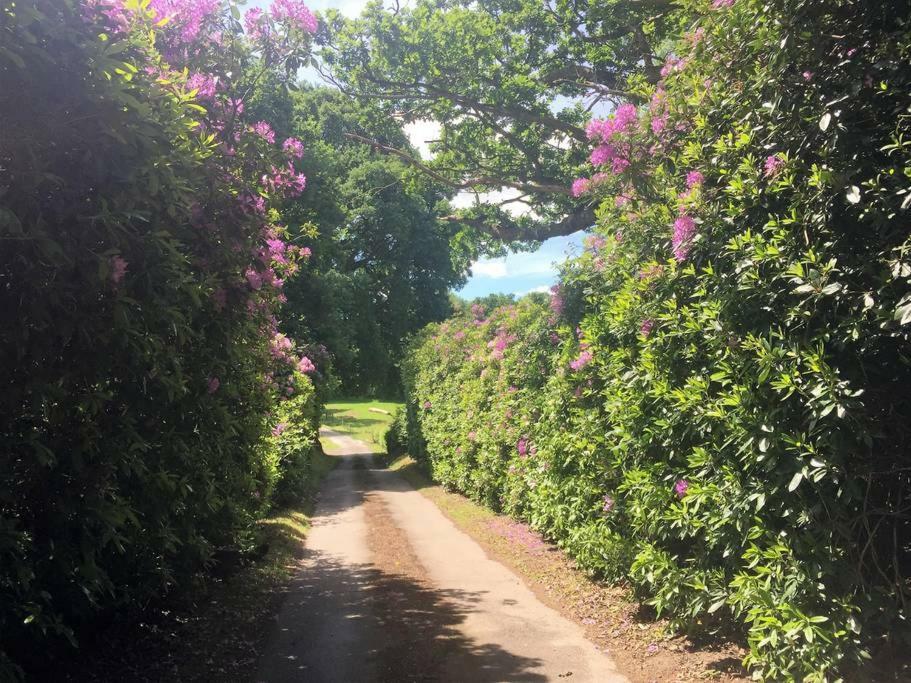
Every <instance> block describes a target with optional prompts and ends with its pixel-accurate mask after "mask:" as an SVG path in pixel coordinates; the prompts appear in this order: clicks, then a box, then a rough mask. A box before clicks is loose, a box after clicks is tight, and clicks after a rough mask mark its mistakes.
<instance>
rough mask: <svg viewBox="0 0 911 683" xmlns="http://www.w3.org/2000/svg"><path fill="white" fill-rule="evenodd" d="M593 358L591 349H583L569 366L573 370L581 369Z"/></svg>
mask: <svg viewBox="0 0 911 683" xmlns="http://www.w3.org/2000/svg"><path fill="white" fill-rule="evenodd" d="M592 358H593V356H592V352H591V351H588V350H586V351H583V352H582V353H580V354H579V355H578V356H577V357H576V359H575V360H574V361H572V362H571V363H570V364H569V367H570V368H571V369H572V370H581V369H582V368H584V367H585V366H586V365H588V364H589V363H590V362H591V360H592Z"/></svg>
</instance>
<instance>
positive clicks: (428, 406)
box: [424, 401, 433, 410]
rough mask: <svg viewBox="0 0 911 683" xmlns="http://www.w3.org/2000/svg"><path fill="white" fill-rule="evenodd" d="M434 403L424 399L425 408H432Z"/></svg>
mask: <svg viewBox="0 0 911 683" xmlns="http://www.w3.org/2000/svg"><path fill="white" fill-rule="evenodd" d="M432 407H433V404H432V403H431V402H430V401H424V410H430V409H431V408H432Z"/></svg>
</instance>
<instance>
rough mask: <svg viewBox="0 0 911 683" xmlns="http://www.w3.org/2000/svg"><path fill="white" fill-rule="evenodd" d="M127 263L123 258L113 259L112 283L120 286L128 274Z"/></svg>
mask: <svg viewBox="0 0 911 683" xmlns="http://www.w3.org/2000/svg"><path fill="white" fill-rule="evenodd" d="M127 265H128V263H127V261H126V260H125V259H124V258H123V257H121V256H114V257H112V258H111V263H110V266H111V282H113V283H114V284H115V285H118V284H120V281H121V280H123V276H124V275H126V274H127Z"/></svg>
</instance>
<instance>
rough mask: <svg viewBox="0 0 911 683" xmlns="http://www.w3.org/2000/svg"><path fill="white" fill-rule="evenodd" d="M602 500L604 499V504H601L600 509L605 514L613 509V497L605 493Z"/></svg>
mask: <svg viewBox="0 0 911 683" xmlns="http://www.w3.org/2000/svg"><path fill="white" fill-rule="evenodd" d="M602 500H603V501H604V505H602V506H601V510H602V511H603V512H604V514H607V513H609V512H610V511H611V510H613V509H614V499H613V498H611V497H610V496H608V495H605V496H604V498H603V499H602Z"/></svg>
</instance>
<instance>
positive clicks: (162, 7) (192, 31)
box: [149, 0, 221, 44]
mask: <svg viewBox="0 0 911 683" xmlns="http://www.w3.org/2000/svg"><path fill="white" fill-rule="evenodd" d="M220 7H221V2H220V0H152V1H151V2H150V3H149V9H151V10H153V11H154V12H155V15H156V18H157V19H159V20H161V19H168V20H169V23H168V28H169V30H172V29H173V32H174V35H176V37H177V39H178V40H179V41H180V42H182V43H184V44H187V43H192V42H194V41H195V40H196V39H197V38H198V37H199V35H200V34H201V33H202V29H203V26H204V24H205V23H206V21H207V20H209V19H211V18H212V17H214V16H215V15H216V14H217V13H218V10H219V9H220Z"/></svg>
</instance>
